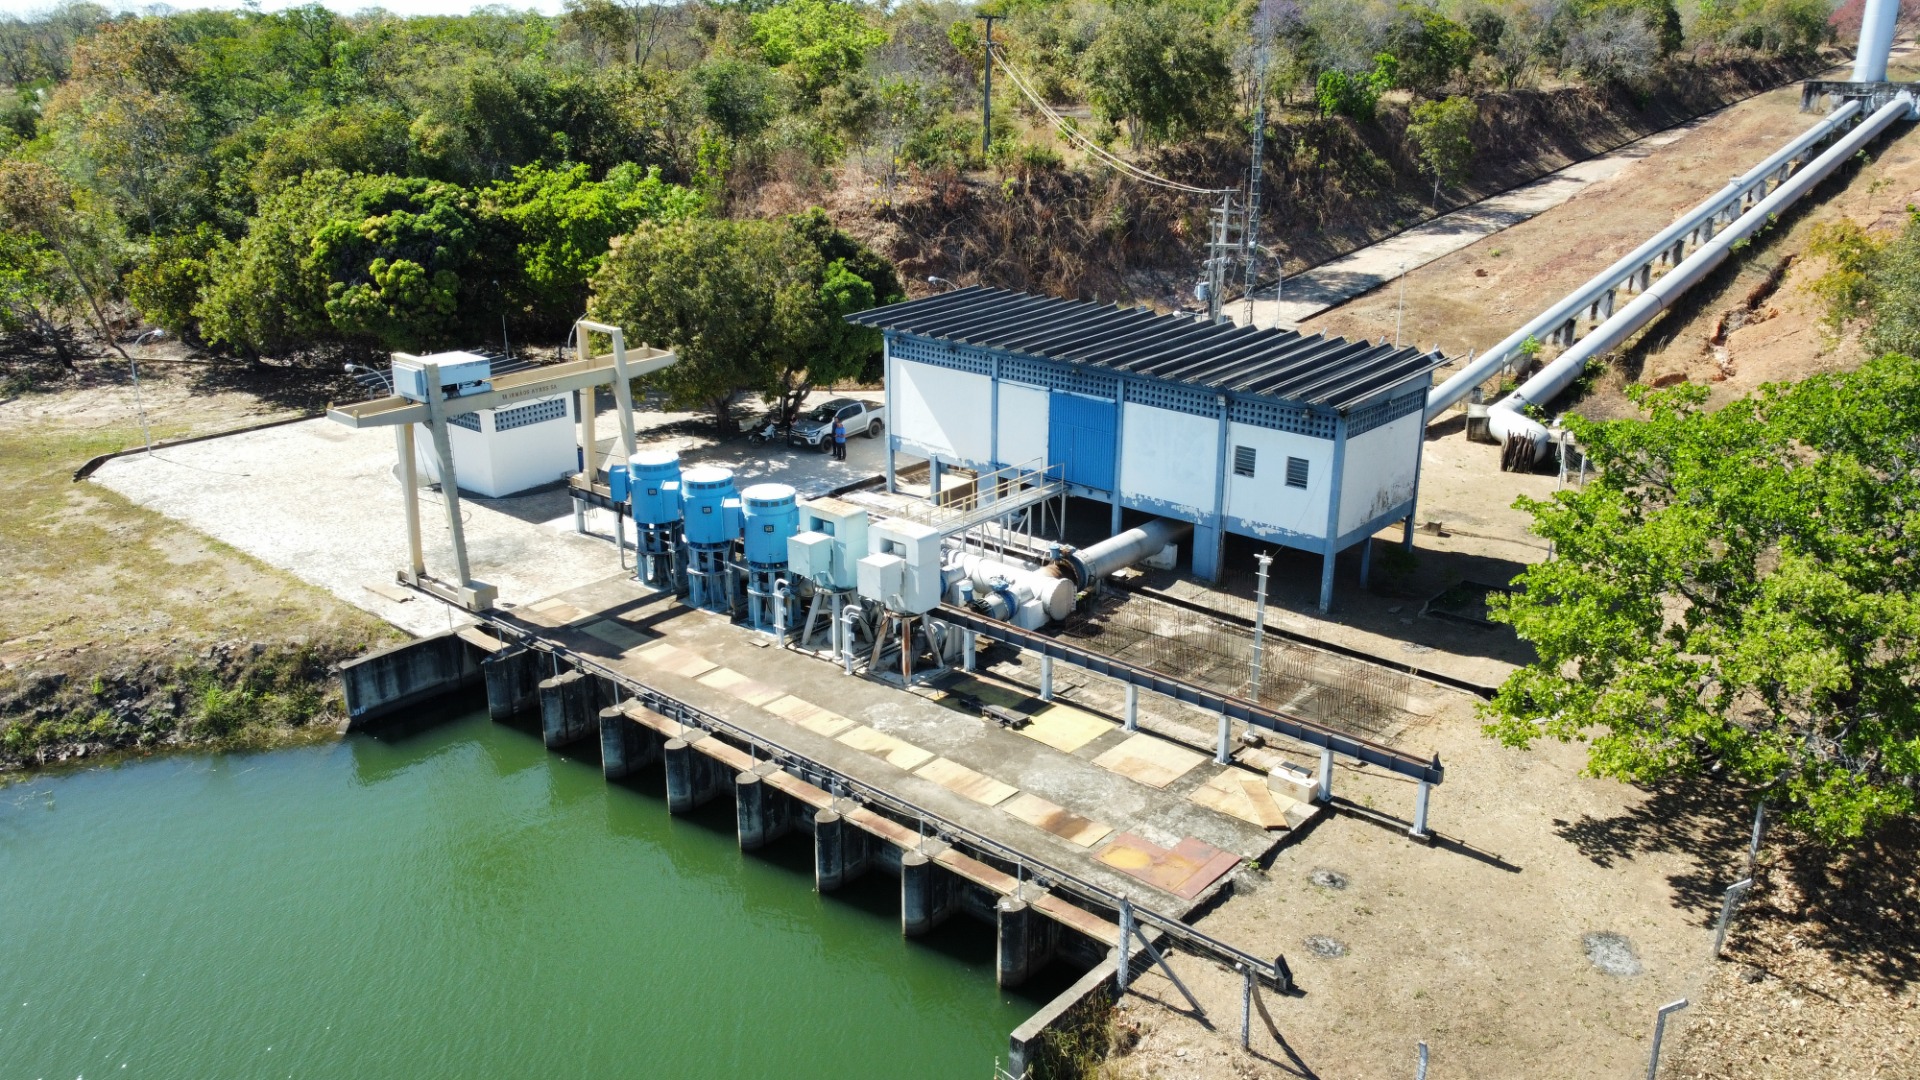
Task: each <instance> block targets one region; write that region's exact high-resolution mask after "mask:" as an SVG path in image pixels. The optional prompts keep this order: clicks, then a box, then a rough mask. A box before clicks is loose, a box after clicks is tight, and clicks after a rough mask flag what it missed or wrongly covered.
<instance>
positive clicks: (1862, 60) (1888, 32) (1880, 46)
mask: <svg viewBox="0 0 1920 1080" xmlns="http://www.w3.org/2000/svg"><path fill="white" fill-rule="evenodd" d="M1899 14H1900V0H1867V6H1866V10H1864V11H1862V12H1861V13H1860V51H1859V52H1857V53H1855V54H1854V57H1853V81H1854V82H1885V81H1886V78H1887V54H1888V53H1889V52H1891V51H1893V20H1894V17H1895V16H1897V15H1899Z"/></svg>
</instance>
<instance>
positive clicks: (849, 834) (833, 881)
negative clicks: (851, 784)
mask: <svg viewBox="0 0 1920 1080" xmlns="http://www.w3.org/2000/svg"><path fill="white" fill-rule="evenodd" d="M866 868H867V834H866V833H864V832H861V831H860V830H859V829H855V828H851V827H849V826H848V825H847V822H846V819H845V818H844V817H842V816H841V815H840V812H839V811H837V810H821V811H818V812H817V813H815V814H814V815H813V884H814V887H815V888H817V889H819V890H820V891H821V892H823V893H830V892H833V891H834V890H836V889H838V888H840V887H841V886H842V885H845V884H847V883H848V882H850V881H852V880H853V879H855V878H857V877H859V876H860V875H861V873H862V872H864V871H865V870H866Z"/></svg>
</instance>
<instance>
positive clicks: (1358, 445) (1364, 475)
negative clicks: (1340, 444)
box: [1340, 412, 1425, 535]
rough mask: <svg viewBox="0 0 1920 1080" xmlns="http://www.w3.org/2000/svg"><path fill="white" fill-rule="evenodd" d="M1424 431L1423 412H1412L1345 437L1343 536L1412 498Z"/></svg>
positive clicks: (1341, 519) (1342, 486) (1342, 498)
mask: <svg viewBox="0 0 1920 1080" xmlns="http://www.w3.org/2000/svg"><path fill="white" fill-rule="evenodd" d="M1424 430H1425V424H1424V423H1423V414H1422V413H1420V412H1412V413H1409V414H1407V415H1406V416H1403V417H1401V418H1400V419H1398V420H1395V421H1393V422H1391V423H1386V424H1382V425H1380V426H1379V427H1377V428H1374V429H1373V430H1371V431H1367V432H1363V433H1361V434H1360V435H1358V436H1355V437H1353V438H1349V439H1348V440H1347V455H1346V458H1345V460H1344V462H1343V463H1342V466H1341V470H1340V471H1341V474H1342V477H1341V481H1340V532H1341V534H1342V535H1345V534H1346V533H1347V532H1348V531H1349V530H1352V529H1357V528H1359V527H1360V526H1361V525H1364V524H1365V523H1367V522H1368V521H1371V520H1372V519H1374V518H1376V517H1378V516H1380V515H1381V514H1384V513H1386V512H1387V511H1388V510H1391V509H1393V508H1394V507H1396V506H1398V505H1400V504H1401V503H1403V502H1406V501H1407V500H1408V499H1409V498H1412V497H1413V485H1414V472H1415V470H1416V469H1418V468H1419V465H1420V450H1421V439H1422V437H1423V434H1424Z"/></svg>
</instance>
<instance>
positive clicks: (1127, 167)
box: [987, 48, 1239, 195]
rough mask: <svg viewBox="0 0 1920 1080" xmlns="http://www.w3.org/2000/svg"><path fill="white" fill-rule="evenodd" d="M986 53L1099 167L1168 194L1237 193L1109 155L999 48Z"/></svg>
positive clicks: (1062, 132) (1025, 95) (1021, 91)
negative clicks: (1158, 172) (1175, 177)
mask: <svg viewBox="0 0 1920 1080" xmlns="http://www.w3.org/2000/svg"><path fill="white" fill-rule="evenodd" d="M987 52H988V55H989V56H991V57H992V58H993V61H994V63H997V64H999V65H1000V70H1001V72H1002V73H1004V74H1005V75H1006V77H1007V80H1008V81H1009V82H1011V83H1013V85H1014V87H1015V89H1017V90H1019V91H1020V93H1021V95H1022V96H1024V97H1025V98H1026V99H1027V100H1028V101H1029V102H1031V103H1032V104H1033V107H1034V108H1035V109H1037V110H1039V112H1040V114H1041V115H1042V116H1045V117H1046V118H1047V119H1048V121H1050V122H1051V123H1052V124H1053V127H1054V129H1055V130H1056V131H1058V132H1059V133H1060V134H1061V135H1063V136H1065V137H1066V139H1067V140H1068V141H1070V142H1071V143H1073V144H1074V145H1075V146H1078V147H1079V148H1080V149H1082V150H1084V151H1085V152H1086V153H1087V154H1088V155H1089V156H1091V157H1093V158H1095V159H1096V160H1098V161H1100V162H1101V163H1102V164H1105V165H1108V166H1110V167H1112V168H1113V169H1115V170H1117V171H1119V172H1121V173H1123V174H1125V175H1126V176H1128V177H1129V178H1131V179H1134V180H1138V181H1140V182H1141V183H1143V184H1151V185H1153V186H1155V187H1162V188H1167V189H1168V190H1171V191H1182V192H1186V193H1188V194H1191V195H1227V194H1231V193H1233V192H1235V191H1238V190H1239V189H1238V188H1203V187H1199V186H1196V185H1194V184H1183V183H1181V182H1180V181H1178V180H1169V179H1167V178H1166V177H1164V176H1158V175H1156V174H1154V173H1150V172H1148V171H1147V170H1145V169H1142V168H1140V167H1139V166H1138V165H1135V164H1133V163H1132V162H1130V161H1127V160H1125V159H1123V158H1121V157H1119V156H1118V155H1115V154H1113V153H1111V152H1110V151H1108V150H1107V149H1106V148H1105V147H1103V146H1101V145H1100V144H1098V143H1096V142H1094V141H1093V140H1092V139H1091V138H1090V137H1088V136H1087V135H1086V133H1084V132H1082V131H1081V130H1080V128H1079V125H1077V124H1075V123H1074V122H1073V121H1072V120H1070V119H1068V118H1067V117H1064V116H1062V115H1060V114H1059V113H1058V112H1056V111H1054V109H1053V107H1052V106H1050V105H1048V104H1047V103H1046V101H1045V100H1044V99H1043V98H1041V96H1040V95H1039V94H1037V93H1035V92H1034V89H1033V87H1031V86H1029V85H1028V84H1027V81H1026V80H1025V79H1023V78H1021V77H1020V73H1019V72H1017V71H1015V70H1014V69H1013V66H1012V65H1011V64H1008V63H1007V61H1006V58H1005V57H1004V56H1002V55H1001V54H1000V50H999V49H995V48H989V49H988V50H987Z"/></svg>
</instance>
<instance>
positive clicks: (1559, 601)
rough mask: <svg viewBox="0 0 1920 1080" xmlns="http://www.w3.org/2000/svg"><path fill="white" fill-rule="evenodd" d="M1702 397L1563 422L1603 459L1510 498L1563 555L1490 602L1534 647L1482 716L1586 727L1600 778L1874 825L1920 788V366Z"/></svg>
mask: <svg viewBox="0 0 1920 1080" xmlns="http://www.w3.org/2000/svg"><path fill="white" fill-rule="evenodd" d="M1705 399H1706V391H1705V388H1703V387H1697V386H1685V385H1683V386H1679V387H1675V388H1672V389H1670V390H1664V391H1646V390H1637V391H1636V401H1638V402H1639V403H1640V404H1641V406H1642V407H1643V408H1644V409H1645V411H1646V413H1647V416H1646V418H1645V419H1626V420H1613V421H1606V422H1600V423H1595V422H1589V421H1585V420H1582V419H1581V418H1579V417H1569V418H1568V421H1567V422H1568V426H1569V428H1570V429H1571V430H1572V431H1573V433H1574V435H1575V436H1576V438H1578V439H1579V441H1580V443H1581V445H1582V446H1583V447H1584V448H1585V450H1586V452H1587V454H1588V456H1589V457H1590V458H1591V460H1592V462H1593V463H1594V465H1596V466H1597V467H1598V469H1599V472H1598V475H1597V477H1596V478H1595V479H1593V480H1591V481H1590V482H1589V483H1588V484H1587V485H1586V486H1585V487H1584V488H1583V489H1581V490H1578V491H1563V492H1559V493H1557V494H1555V495H1554V496H1553V497H1552V498H1551V499H1545V500H1533V499H1522V500H1520V503H1519V504H1518V505H1519V506H1520V507H1521V508H1522V509H1525V510H1527V511H1529V512H1530V513H1532V514H1533V516H1534V525H1533V530H1534V532H1536V533H1537V534H1539V535H1540V536H1542V537H1545V538H1546V539H1548V540H1549V541H1551V542H1552V544H1553V549H1554V555H1553V557H1552V558H1551V559H1549V560H1547V561H1546V562H1543V563H1539V564H1537V565H1535V566H1532V567H1530V568H1529V569H1528V570H1527V571H1526V572H1524V573H1523V574H1521V575H1520V576H1519V578H1518V579H1517V580H1516V582H1515V584H1516V585H1517V586H1518V588H1519V591H1518V592H1516V593H1515V594H1513V595H1512V596H1510V597H1506V598H1499V597H1496V598H1495V599H1494V602H1493V607H1494V612H1495V615H1494V617H1495V618H1497V619H1499V620H1501V621H1504V622H1507V623H1509V624H1511V625H1512V626H1513V627H1514V629H1515V631H1516V632H1518V633H1519V635H1520V636H1521V637H1522V638H1523V639H1525V640H1527V641H1529V642H1531V643H1532V644H1533V646H1534V648H1535V649H1536V650H1537V651H1538V654H1539V659H1538V660H1537V661H1536V662H1535V663H1532V664H1530V665H1528V666H1526V667H1524V668H1522V669H1520V670H1519V671H1517V672H1515V673H1514V674H1513V676H1512V677H1510V678H1509V679H1508V680H1507V682H1506V683H1505V684H1504V685H1503V686H1502V687H1501V688H1500V691H1499V693H1498V694H1497V695H1496V697H1495V698H1494V700H1493V702H1492V703H1491V705H1490V706H1488V709H1487V711H1488V718H1489V720H1490V723H1489V726H1488V731H1489V733H1490V734H1493V735H1495V736H1497V737H1498V738H1500V739H1501V740H1502V741H1504V742H1506V743H1508V744H1509V745H1515V746H1525V745H1527V744H1529V743H1531V742H1532V741H1533V740H1534V739H1537V738H1540V737H1542V736H1546V737H1551V738H1559V739H1586V740H1588V742H1589V745H1590V752H1589V759H1588V768H1589V770H1590V771H1591V772H1592V773H1594V774H1596V775H1601V776H1612V777H1618V778H1621V779H1625V780H1632V781H1647V782H1652V781H1662V780H1671V779H1678V778H1696V779H1697V780H1699V781H1700V782H1718V783H1731V784H1735V785H1740V786H1742V787H1747V788H1751V789H1753V790H1754V791H1755V792H1756V793H1757V797H1758V798H1760V799H1763V800H1765V801H1766V802H1767V804H1768V805H1769V806H1770V807H1772V808H1774V809H1775V810H1776V811H1777V812H1779V813H1780V814H1781V815H1782V816H1784V818H1785V820H1787V821H1788V822H1790V823H1792V824H1793V825H1796V826H1798V827H1801V828H1803V829H1806V830H1808V831H1809V832H1811V833H1813V834H1815V835H1817V836H1819V837H1821V838H1823V839H1825V840H1827V841H1829V842H1845V841H1848V840H1852V839H1855V838H1858V837H1861V836H1863V835H1865V834H1867V833H1868V832H1870V831H1872V830H1873V829H1875V828H1876V827H1877V826H1879V825H1881V824H1883V823H1885V822H1887V821H1888V820H1890V819H1892V818H1894V817H1897V816H1901V815H1909V814H1912V813H1914V811H1915V809H1916V798H1917V797H1920V423H1916V421H1915V418H1916V417H1920V362H1916V361H1915V360H1913V359H1911V358H1909V357H1907V356H1902V355H1897V354H1893V355H1888V356H1886V357H1883V358H1882V359H1880V360H1876V361H1874V362H1872V363H1869V364H1867V365H1865V366H1864V367H1862V368H1861V369H1860V370H1858V371H1856V372H1853V373H1850V374H1844V375H1819V376H1814V377H1812V378H1809V379H1807V380H1806V381H1805V382H1802V383H1798V384H1781V385H1770V386H1767V387H1764V388H1763V389H1761V390H1760V391H1759V392H1758V393H1757V394H1755V395H1754V396H1753V397H1751V398H1748V399H1745V400H1742V401H1736V402H1733V403H1731V404H1728V405H1727V406H1725V407H1724V408H1721V409H1719V410H1717V411H1707V410H1705V409H1704V408H1703V405H1704V402H1705Z"/></svg>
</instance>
